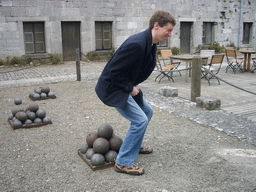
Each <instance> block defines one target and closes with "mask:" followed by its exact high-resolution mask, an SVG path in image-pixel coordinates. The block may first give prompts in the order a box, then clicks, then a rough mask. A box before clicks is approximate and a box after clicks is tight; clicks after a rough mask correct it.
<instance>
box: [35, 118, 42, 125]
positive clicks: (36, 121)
mask: <svg viewBox="0 0 256 192" xmlns="http://www.w3.org/2000/svg"><path fill="white" fill-rule="evenodd" d="M42 122H43V121H42V119H41V118H38V117H37V118H35V120H34V123H35V124H41V123H42Z"/></svg>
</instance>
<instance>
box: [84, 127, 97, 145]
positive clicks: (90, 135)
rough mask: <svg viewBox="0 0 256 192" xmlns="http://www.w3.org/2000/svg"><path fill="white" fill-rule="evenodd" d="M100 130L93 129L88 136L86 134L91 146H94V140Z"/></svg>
mask: <svg viewBox="0 0 256 192" xmlns="http://www.w3.org/2000/svg"><path fill="white" fill-rule="evenodd" d="M98 137H99V136H98V131H91V132H90V133H89V134H88V135H87V136H86V142H87V144H88V146H89V147H93V142H94V141H95V140H96V139H97V138H98Z"/></svg>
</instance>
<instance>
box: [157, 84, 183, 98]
mask: <svg viewBox="0 0 256 192" xmlns="http://www.w3.org/2000/svg"><path fill="white" fill-rule="evenodd" d="M159 93H160V94H162V95H163V96H165V97H178V89H176V88H173V87H170V86H164V87H160V89H159Z"/></svg>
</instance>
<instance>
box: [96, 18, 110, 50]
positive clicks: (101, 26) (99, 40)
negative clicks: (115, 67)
mask: <svg viewBox="0 0 256 192" xmlns="http://www.w3.org/2000/svg"><path fill="white" fill-rule="evenodd" d="M95 38H96V50H110V49H112V23H111V22H95Z"/></svg>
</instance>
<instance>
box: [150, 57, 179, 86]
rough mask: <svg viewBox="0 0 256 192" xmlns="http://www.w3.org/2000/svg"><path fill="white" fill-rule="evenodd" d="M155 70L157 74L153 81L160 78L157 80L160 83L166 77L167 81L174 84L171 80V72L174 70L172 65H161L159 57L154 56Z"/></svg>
mask: <svg viewBox="0 0 256 192" xmlns="http://www.w3.org/2000/svg"><path fill="white" fill-rule="evenodd" d="M156 68H157V71H158V72H159V74H158V75H157V76H156V78H155V81H156V80H157V79H158V78H160V79H159V83H160V82H161V80H162V79H163V78H164V77H167V78H168V79H169V80H172V81H173V82H174V80H173V78H172V70H173V69H174V68H175V66H174V65H171V64H169V65H165V64H164V63H163V64H161V62H160V59H159V57H158V56H156Z"/></svg>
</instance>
